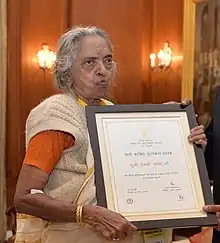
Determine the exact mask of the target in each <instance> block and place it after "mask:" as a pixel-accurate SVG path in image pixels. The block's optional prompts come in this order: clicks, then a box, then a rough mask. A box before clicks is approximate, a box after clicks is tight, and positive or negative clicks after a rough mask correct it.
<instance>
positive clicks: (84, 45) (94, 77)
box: [73, 36, 114, 99]
mask: <svg viewBox="0 0 220 243" xmlns="http://www.w3.org/2000/svg"><path fill="white" fill-rule="evenodd" d="M113 75H114V63H113V61H112V52H111V50H110V47H109V46H108V44H107V42H106V41H105V39H104V38H102V37H100V36H88V37H85V38H84V39H83V40H82V41H81V45H80V51H79V53H78V55H77V58H76V61H75V63H74V67H73V85H74V86H73V87H74V90H75V92H76V94H78V95H79V96H81V97H82V98H84V99H99V98H102V97H104V96H105V94H106V92H107V90H108V86H109V83H110V82H111V81H112V78H113Z"/></svg>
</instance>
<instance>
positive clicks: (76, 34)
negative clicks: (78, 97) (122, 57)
mask: <svg viewBox="0 0 220 243" xmlns="http://www.w3.org/2000/svg"><path fill="white" fill-rule="evenodd" d="M87 36H100V37H102V38H104V39H105V40H106V42H107V44H108V45H109V48H110V50H111V51H113V47H112V43H111V41H110V39H109V36H108V34H107V33H106V32H105V31H104V30H102V29H99V28H97V27H95V26H89V27H80V26H76V27H73V28H72V29H71V30H69V31H68V32H66V33H65V34H63V35H62V36H61V37H60V39H59V41H58V46H57V52H56V61H55V64H54V77H55V84H56V86H57V87H58V88H59V89H61V90H68V89H70V88H71V87H72V82H73V80H72V68H73V65H74V61H75V60H76V57H77V54H78V52H79V49H80V44H81V41H82V40H83V39H84V38H85V37H87Z"/></svg>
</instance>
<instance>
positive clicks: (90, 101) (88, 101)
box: [70, 90, 100, 105]
mask: <svg viewBox="0 0 220 243" xmlns="http://www.w3.org/2000/svg"><path fill="white" fill-rule="evenodd" d="M70 92H71V94H72V95H74V96H75V97H76V98H77V99H81V100H82V101H83V102H85V103H86V104H87V105H98V104H99V103H100V99H94V98H93V99H88V98H84V97H83V96H82V95H80V94H77V92H73V91H72V90H70Z"/></svg>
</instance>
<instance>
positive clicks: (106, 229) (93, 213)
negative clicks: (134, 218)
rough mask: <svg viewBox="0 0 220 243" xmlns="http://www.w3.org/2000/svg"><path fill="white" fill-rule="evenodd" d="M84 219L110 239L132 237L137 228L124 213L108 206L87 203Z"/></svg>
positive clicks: (84, 209) (84, 208)
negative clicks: (111, 209) (109, 208)
mask: <svg viewBox="0 0 220 243" xmlns="http://www.w3.org/2000/svg"><path fill="white" fill-rule="evenodd" d="M83 221H84V222H85V223H87V224H89V225H91V226H93V227H94V229H95V230H96V231H97V232H99V233H100V234H102V236H103V237H105V238H106V239H108V240H124V239H127V238H130V237H132V235H133V231H136V230H137V228H136V226H134V225H133V224H132V223H130V222H129V221H128V220H127V219H125V218H124V217H123V216H122V215H120V214H118V213H115V212H113V211H110V210H108V209H106V208H103V207H99V206H93V205H85V206H84V207H83Z"/></svg>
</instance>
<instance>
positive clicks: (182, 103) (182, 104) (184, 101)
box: [181, 98, 191, 107]
mask: <svg viewBox="0 0 220 243" xmlns="http://www.w3.org/2000/svg"><path fill="white" fill-rule="evenodd" d="M190 104H191V100H190V99H187V98H186V99H183V100H182V101H181V106H182V107H186V106H188V105H190Z"/></svg>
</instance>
